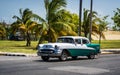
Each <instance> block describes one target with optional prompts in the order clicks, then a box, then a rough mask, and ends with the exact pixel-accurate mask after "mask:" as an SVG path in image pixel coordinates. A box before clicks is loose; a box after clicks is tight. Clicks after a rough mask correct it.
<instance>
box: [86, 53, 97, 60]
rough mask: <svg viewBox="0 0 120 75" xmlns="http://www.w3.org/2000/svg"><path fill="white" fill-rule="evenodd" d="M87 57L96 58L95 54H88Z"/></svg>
mask: <svg viewBox="0 0 120 75" xmlns="http://www.w3.org/2000/svg"><path fill="white" fill-rule="evenodd" d="M87 57H88V59H94V58H95V55H94V54H91V55H88V56H87Z"/></svg>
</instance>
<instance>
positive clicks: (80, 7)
mask: <svg viewBox="0 0 120 75" xmlns="http://www.w3.org/2000/svg"><path fill="white" fill-rule="evenodd" d="M79 2H80V3H79V28H78V35H79V36H81V18H82V0H80V1H79Z"/></svg>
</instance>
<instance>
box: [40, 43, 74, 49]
mask: <svg viewBox="0 0 120 75" xmlns="http://www.w3.org/2000/svg"><path fill="white" fill-rule="evenodd" d="M39 46H40V47H42V48H55V46H58V47H59V48H73V47H75V44H74V43H73V44H72V43H47V44H40V45H39Z"/></svg>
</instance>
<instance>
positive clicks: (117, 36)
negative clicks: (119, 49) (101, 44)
mask: <svg viewBox="0 0 120 75" xmlns="http://www.w3.org/2000/svg"><path fill="white" fill-rule="evenodd" d="M103 33H104V35H105V38H106V40H120V31H104V32H103ZM92 38H93V39H94V40H99V36H98V35H97V37H96V36H92ZM102 40H103V39H102Z"/></svg>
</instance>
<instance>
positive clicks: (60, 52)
mask: <svg viewBox="0 0 120 75" xmlns="http://www.w3.org/2000/svg"><path fill="white" fill-rule="evenodd" d="M99 53H100V45H99V44H91V43H90V41H89V39H88V38H85V37H80V36H62V37H59V38H58V39H57V42H56V43H47V44H40V45H39V47H38V52H37V54H38V56H41V58H42V60H44V61H48V60H49V58H50V57H57V58H59V60H62V61H64V60H67V58H68V57H72V58H73V59H77V57H78V56H87V57H88V58H89V59H94V58H95V55H98V54H99Z"/></svg>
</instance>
